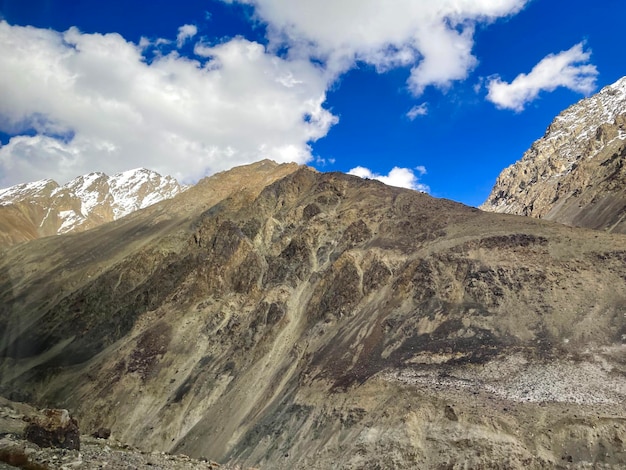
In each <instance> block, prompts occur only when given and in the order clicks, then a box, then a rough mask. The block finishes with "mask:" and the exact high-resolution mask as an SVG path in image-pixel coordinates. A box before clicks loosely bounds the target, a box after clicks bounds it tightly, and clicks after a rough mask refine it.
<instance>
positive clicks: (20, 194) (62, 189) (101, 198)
mask: <svg viewBox="0 0 626 470" xmlns="http://www.w3.org/2000/svg"><path fill="white" fill-rule="evenodd" d="M182 190H183V188H182V187H181V186H180V185H179V184H178V182H177V181H176V180H175V179H174V178H172V177H171V176H161V175H160V174H159V173H157V172H155V171H152V170H148V169H145V168H136V169H133V170H128V171H124V172H121V173H117V174H115V175H113V176H108V175H107V174H105V173H103V172H99V171H96V172H91V173H88V174H85V175H81V176H78V177H76V178H74V179H73V180H71V181H69V182H67V183H66V184H64V185H62V186H60V185H59V184H58V183H57V182H56V181H54V180H51V179H47V180H41V181H36V182H33V183H24V184H18V185H16V186H12V187H10V188H6V189H3V190H0V206H4V209H5V211H4V212H5V213H6V212H7V211H11V215H10V217H11V220H13V218H14V217H17V218H18V219H20V223H15V222H14V223H13V224H12V225H13V226H14V227H20V228H19V230H18V229H17V228H15V229H14V230H13V231H14V232H15V233H12V234H11V233H4V234H0V239H2V240H4V241H6V242H8V243H14V242H16V241H24V240H28V239H31V238H34V237H35V236H34V235H33V234H37V236H47V235H54V234H60V233H67V232H74V231H83V230H87V229H89V228H93V227H96V226H98V225H100V224H102V223H105V222H109V221H113V220H117V219H120V218H122V217H124V216H126V215H128V214H130V213H131V212H134V211H136V210H138V209H143V208H145V207H148V206H150V205H152V204H155V203H157V202H159V201H162V200H164V199H170V198H172V197H174V196H176V195H177V194H178V193H180V192H181V191H182ZM17 206H19V208H17V209H16V207H17ZM2 215H3V212H1V211H0V218H1V217H2ZM25 227H26V228H27V230H24V228H25ZM24 233H28V234H29V235H28V236H24V235H23V234H24Z"/></svg>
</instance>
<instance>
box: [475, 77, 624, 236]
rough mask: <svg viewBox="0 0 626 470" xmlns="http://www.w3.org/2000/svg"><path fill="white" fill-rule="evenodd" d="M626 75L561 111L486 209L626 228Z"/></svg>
mask: <svg viewBox="0 0 626 470" xmlns="http://www.w3.org/2000/svg"><path fill="white" fill-rule="evenodd" d="M625 160H626V77H623V78H621V79H620V80H618V81H617V82H616V83H614V84H612V85H609V86H607V87H605V88H603V89H602V90H601V91H600V92H599V93H597V94H595V95H593V96H591V97H589V98H586V99H584V100H582V101H580V102H579V103H576V104H574V105H573V106H571V107H570V108H568V109H566V110H565V111H563V112H562V113H561V114H559V115H558V116H557V117H556V118H555V119H554V121H553V122H552V123H551V124H550V126H549V127H548V129H547V130H546V133H545V135H544V136H543V137H542V138H541V139H539V140H537V141H536V142H535V143H533V145H532V146H531V148H530V149H529V150H528V151H527V152H526V153H525V154H524V155H523V157H522V159H521V160H520V161H518V162H516V163H515V164H513V165H512V166H510V167H509V168H506V169H505V170H504V171H503V172H502V173H501V175H500V176H499V177H498V180H497V181H496V184H495V186H494V188H493V190H492V192H491V194H490V195H489V197H488V199H487V201H485V203H484V204H483V205H482V206H481V208H482V209H484V210H488V211H494V212H503V213H508V214H519V215H526V216H530V217H538V218H542V219H547V220H554V221H556V222H560V223H564V224H567V225H572V226H577V227H588V228H593V229H597V230H605V231H609V232H618V233H626V167H625V166H624V161H625Z"/></svg>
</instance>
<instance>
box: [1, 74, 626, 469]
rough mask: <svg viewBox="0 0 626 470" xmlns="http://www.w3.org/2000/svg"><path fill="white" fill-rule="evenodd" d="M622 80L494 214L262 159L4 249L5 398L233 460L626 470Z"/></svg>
mask: <svg viewBox="0 0 626 470" xmlns="http://www.w3.org/2000/svg"><path fill="white" fill-rule="evenodd" d="M623 85H624V81H623V80H622V81H620V82H618V83H617V84H616V85H614V86H613V87H608V88H605V89H603V90H602V91H601V92H600V93H599V94H598V95H596V96H594V97H591V98H588V99H586V100H583V101H581V102H580V103H578V104H577V105H574V106H573V107H572V108H570V109H568V110H566V111H565V112H564V113H563V114H561V115H560V116H559V117H558V118H557V119H556V120H555V122H554V123H553V124H552V125H551V126H550V128H549V129H548V131H547V132H546V136H544V138H543V139H540V140H539V141H537V142H536V143H535V144H534V145H533V147H532V148H531V150H529V152H527V153H526V154H525V155H524V157H523V158H522V160H521V161H520V162H519V163H518V164H516V165H517V166H515V165H514V166H513V167H511V168H509V169H507V170H505V172H504V173H503V174H502V175H501V176H500V177H499V179H498V182H497V184H496V188H494V193H492V195H491V196H490V198H489V200H488V201H487V202H486V203H485V206H483V207H484V208H486V209H490V211H482V210H479V209H477V208H472V207H468V206H465V205H462V204H459V203H455V202H452V201H447V200H442V199H435V198H432V197H430V196H429V195H427V194H423V193H418V192H415V191H411V190H406V189H401V188H394V187H390V186H386V185H384V184H382V183H380V182H378V181H374V180H365V179H361V178H359V177H356V176H350V175H346V174H342V173H320V172H317V171H315V170H313V169H311V168H308V167H305V166H298V165H295V164H284V165H278V164H276V163H274V162H271V161H267V160H265V161H261V162H257V163H255V164H252V165H248V166H244V167H238V168H234V169H232V170H230V171H227V172H223V173H219V174H216V175H214V176H211V177H209V178H205V179H203V180H201V181H200V182H199V183H198V184H196V185H194V186H192V187H190V188H188V189H186V190H185V191H183V192H180V193H179V194H177V195H175V196H174V197H172V198H170V199H165V200H163V201H161V202H159V203H157V204H154V205H151V206H149V207H146V208H144V209H143V210H138V211H135V212H132V213H131V214H129V215H127V216H125V217H121V218H118V219H117V220H114V221H112V222H109V223H106V224H101V225H99V226H97V227H95V228H93V229H91V230H87V231H82V232H75V233H67V234H63V235H60V236H55V237H44V238H36V239H33V240H31V241H28V242H26V243H18V244H15V245H13V246H11V247H7V248H6V249H5V251H4V253H3V256H2V257H1V258H0V395H3V396H4V397H6V398H8V399H10V400H13V401H21V402H28V403H32V404H35V405H37V406H40V407H45V406H48V407H49V406H54V407H61V408H66V409H69V410H70V411H71V412H72V414H73V415H75V416H76V417H77V418H78V420H79V422H80V423H81V429H82V430H84V432H86V433H90V432H92V431H94V430H97V429H99V428H101V427H106V428H109V429H111V431H112V435H113V436H114V437H115V439H117V440H119V441H122V442H126V443H128V444H129V445H132V446H136V447H138V448H140V449H142V450H144V451H146V452H169V453H176V454H186V455H189V456H191V457H194V458H197V459H212V460H216V461H219V462H221V463H223V464H226V465H229V466H233V467H235V466H243V467H244V468H245V467H246V466H248V467H252V466H254V467H260V468H268V469H269V468H271V469H298V468H302V469H304V468H306V469H328V468H342V469H366V468H367V469H387V468H397V469H408V468H428V469H430V468H433V469H465V468H475V469H510V468H520V469H521V468H524V469H544V468H580V469H582V468H606V469H619V468H624V466H625V465H626V447H625V445H624V443H625V442H626V360H625V359H624V358H625V357H626V356H625V354H624V353H626V282H625V281H626V237H625V235H624V234H623V233H621V232H622V231H623V230H622V228H621V227H623V225H622V223H621V221H620V209H619V207H620V206H619V200H620V197H621V196H620V195H621V194H622V193H620V188H619V186H620V185H619V181H620V180H619V177H618V176H616V177H615V178H614V179H610V178H609V177H608V175H609V174H612V173H611V172H615V171H616V170H619V169H621V162H622V161H623V152H622V151H621V150H616V149H619V148H623V147H620V146H622V145H623V134H622V133H621V129H622V128H621V127H620V126H622V124H621V123H623V118H622V117H621V116H623V111H621V110H623V107H622V105H623V101H624V94H623V93H622V92H621V91H620V90H623ZM609 98H610V99H609ZM594 110H598V112H597V113H595V111H594ZM600 110H602V111H600ZM594 113H595V114H594ZM575 116H577V117H576V118H575ZM577 120H578V121H577ZM575 121H576V122H575ZM579 121H580V122H579ZM583 121H584V122H583ZM598 129H600V130H598ZM598 135H599V136H600V137H599V138H596V137H597V136H598ZM603 136H604V137H603ZM568 143H569V144H568ZM550 149H551V150H550ZM614 154H615V155H617V156H615V157H614V158H613V155H614ZM568 159H569V160H568ZM607 159H608V160H609V162H608V163H606V164H604V162H606V161H607ZM567 162H571V165H570V163H567ZM607 168H608V169H607ZM605 172H606V173H605ZM619 174H620V173H619V171H618V172H617V175H619ZM507 175H508V176H507ZM520 184H523V185H524V186H523V188H522V189H520ZM622 188H623V186H622ZM577 190H578V192H577ZM551 191H552V192H551ZM555 194H556V195H558V197H555ZM602 201H605V202H602ZM607 201H608V202H607ZM576 208H577V210H574V209H576ZM599 208H604V210H603V211H599ZM506 212H519V213H523V214H524V215H525V216H520V215H515V214H508V213H506ZM566 216H567V217H570V218H567V217H566ZM545 219H549V220H545ZM557 222H560V223H557ZM565 223H567V224H568V225H565ZM574 225H581V226H582V227H575V226H574Z"/></svg>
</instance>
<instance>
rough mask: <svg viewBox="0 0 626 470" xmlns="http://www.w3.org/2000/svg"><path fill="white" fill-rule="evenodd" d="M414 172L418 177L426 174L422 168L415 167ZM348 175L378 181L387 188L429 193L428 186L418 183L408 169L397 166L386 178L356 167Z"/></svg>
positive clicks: (411, 171)
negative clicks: (393, 187) (386, 185)
mask: <svg viewBox="0 0 626 470" xmlns="http://www.w3.org/2000/svg"><path fill="white" fill-rule="evenodd" d="M416 170H417V171H418V172H419V173H420V175H424V174H425V173H426V168H424V167H423V166H419V167H417V168H416ZM348 174H349V175H354V176H359V177H361V178H368V179H373V180H378V181H381V182H383V183H385V184H388V185H389V186H397V187H399V188H408V189H414V190H416V191H422V192H424V193H427V192H429V191H430V188H429V187H428V186H426V185H425V184H422V183H420V182H419V179H418V177H417V176H416V175H415V173H414V172H413V170H411V169H410V168H398V167H397V166H395V167H393V168H392V169H391V171H390V172H389V174H388V175H387V176H384V175H379V174H377V173H374V172H373V171H372V170H370V169H369V168H365V167H362V166H357V167H356V168H352V169H351V170H350V171H349V172H348Z"/></svg>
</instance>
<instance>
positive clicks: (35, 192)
mask: <svg viewBox="0 0 626 470" xmlns="http://www.w3.org/2000/svg"><path fill="white" fill-rule="evenodd" d="M58 188H59V183H57V182H56V181H54V180H50V179H46V180H40V181H34V182H32V183H22V184H17V185H15V186H11V187H10V188H5V189H0V205H6V204H12V203H15V202H21V201H25V200H28V199H36V198H47V197H50V196H51V195H52V193H53V192H54V191H55V190H56V189H58Z"/></svg>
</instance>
